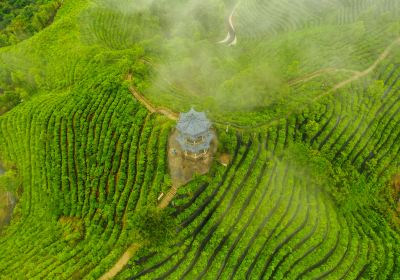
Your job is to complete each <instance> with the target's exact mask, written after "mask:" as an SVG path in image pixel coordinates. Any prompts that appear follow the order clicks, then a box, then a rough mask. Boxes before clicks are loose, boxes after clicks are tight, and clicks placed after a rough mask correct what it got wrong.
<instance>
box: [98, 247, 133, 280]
mask: <svg viewBox="0 0 400 280" xmlns="http://www.w3.org/2000/svg"><path fill="white" fill-rule="evenodd" d="M139 248H140V244H138V243H134V244H132V245H131V246H130V247H129V248H128V250H126V251H125V253H124V254H123V255H122V257H121V258H120V259H119V260H118V261H117V263H116V264H115V265H114V266H113V267H112V268H111V269H110V270H109V271H108V272H107V273H105V274H104V275H103V276H101V277H100V278H99V280H108V279H112V278H113V277H115V276H116V275H117V274H118V273H119V272H120V271H121V270H122V269H123V268H124V267H125V265H127V263H128V262H129V260H130V259H131V258H132V257H133V255H134V254H135V253H136V252H137V251H138V250H139Z"/></svg>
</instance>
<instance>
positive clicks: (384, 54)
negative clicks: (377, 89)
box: [312, 38, 400, 102]
mask: <svg viewBox="0 0 400 280" xmlns="http://www.w3.org/2000/svg"><path fill="white" fill-rule="evenodd" d="M398 45H400V38H397V39H396V40H395V41H394V42H392V43H391V44H390V45H389V46H388V47H387V48H386V49H385V50H384V51H383V52H382V53H381V55H380V56H379V57H378V59H377V60H375V62H374V63H373V64H372V65H371V66H370V67H368V68H367V69H365V70H364V71H361V72H358V73H356V74H355V75H354V76H353V77H351V78H349V79H347V80H344V81H342V82H340V83H338V84H336V85H335V86H334V87H333V88H331V89H330V90H328V91H327V92H325V93H323V94H321V95H319V96H316V97H315V98H313V99H312V102H314V101H317V100H319V99H321V98H322V97H324V96H326V95H329V94H331V93H333V92H335V91H336V90H338V89H340V88H342V87H344V86H346V85H348V84H350V83H352V82H354V81H356V80H358V79H360V78H363V77H365V76H367V75H368V74H370V73H371V72H372V71H374V70H375V68H376V67H377V66H378V65H379V63H381V62H382V61H383V60H384V59H385V58H386V57H387V56H388V55H389V54H390V52H391V51H392V49H393V48H394V47H395V46H398Z"/></svg>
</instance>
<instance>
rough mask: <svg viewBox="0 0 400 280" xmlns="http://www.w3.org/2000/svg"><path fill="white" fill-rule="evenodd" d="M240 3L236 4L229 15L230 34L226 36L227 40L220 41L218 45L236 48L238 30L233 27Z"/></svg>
mask: <svg viewBox="0 0 400 280" xmlns="http://www.w3.org/2000/svg"><path fill="white" fill-rule="evenodd" d="M239 4H240V1H239V2H238V3H236V5H235V6H234V7H233V10H232V12H231V14H230V15H229V18H228V34H227V35H226V37H225V39H223V40H222V41H219V42H218V43H220V44H226V45H228V46H234V45H236V44H237V37H236V29H235V26H234V25H233V15H234V14H235V12H236V9H237V8H238V7H239Z"/></svg>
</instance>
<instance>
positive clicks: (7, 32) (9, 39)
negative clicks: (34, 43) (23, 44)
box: [0, 0, 62, 48]
mask: <svg viewBox="0 0 400 280" xmlns="http://www.w3.org/2000/svg"><path fill="white" fill-rule="evenodd" d="M61 3H62V1H61V0H39V1H34V0H21V1H13V0H5V1H2V2H1V3H0V48H1V47H4V46H8V45H12V44H16V43H18V42H20V41H22V40H24V39H26V38H29V37H30V36H32V35H33V34H35V33H36V32H38V31H40V30H41V29H43V28H44V27H46V26H47V25H49V24H50V23H51V21H52V20H53V18H54V16H55V14H56V12H57V9H58V8H59V7H60V5H61Z"/></svg>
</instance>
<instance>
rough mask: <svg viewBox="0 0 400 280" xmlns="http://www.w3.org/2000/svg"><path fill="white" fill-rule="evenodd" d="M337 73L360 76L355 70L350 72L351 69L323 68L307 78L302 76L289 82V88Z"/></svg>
mask: <svg viewBox="0 0 400 280" xmlns="http://www.w3.org/2000/svg"><path fill="white" fill-rule="evenodd" d="M336 72H349V73H353V74H359V73H360V72H359V71H355V70H350V69H338V68H323V69H320V70H317V71H315V72H312V73H309V74H307V75H305V76H302V77H300V78H296V79H293V80H290V81H289V82H288V85H289V86H294V85H297V84H300V83H304V82H308V81H310V80H312V79H314V78H317V77H319V76H322V75H323V74H328V73H336Z"/></svg>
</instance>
